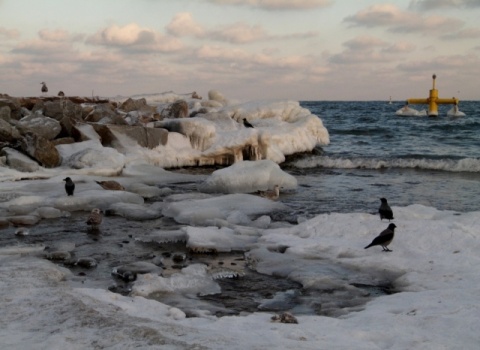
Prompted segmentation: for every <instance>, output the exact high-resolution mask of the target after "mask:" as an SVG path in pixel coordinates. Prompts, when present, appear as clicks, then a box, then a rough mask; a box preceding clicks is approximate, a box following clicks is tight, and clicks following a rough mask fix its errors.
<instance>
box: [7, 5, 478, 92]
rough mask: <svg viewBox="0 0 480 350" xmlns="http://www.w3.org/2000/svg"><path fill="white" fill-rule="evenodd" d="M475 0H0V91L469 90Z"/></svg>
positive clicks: (474, 88) (474, 60) (473, 77)
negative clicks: (44, 88)
mask: <svg viewBox="0 0 480 350" xmlns="http://www.w3.org/2000/svg"><path fill="white" fill-rule="evenodd" d="M479 18H480V0H404V1H400V0H390V1H388V0H385V1H374V0H355V1H347V0H82V1H79V0H42V1H31V0H0V93H7V94H9V95H12V96H35V95H39V94H40V84H39V83H40V82H42V81H45V82H47V85H48V86H49V88H50V93H51V94H56V93H57V92H58V91H59V90H63V91H64V92H65V93H66V94H67V95H80V96H91V95H92V94H94V95H95V96H115V95H133V94H140V93H155V92H164V91H170V90H173V91H175V92H177V93H188V92H192V91H194V90H195V91H197V92H198V93H199V94H200V95H203V96H206V95H207V93H208V91H209V90H211V89H215V90H219V91H220V92H222V93H223V94H224V95H225V96H227V97H229V98H232V99H238V100H241V101H247V100H258V99H271V98H273V99H277V98H278V99H294V100H386V99H388V98H389V96H392V99H394V100H404V99H406V98H409V97H416V98H423V97H427V95H428V90H429V89H430V88H431V84H432V81H431V76H432V74H433V73H436V74H437V83H436V86H437V88H438V90H439V95H440V97H445V98H450V97H453V96H455V97H458V98H460V100H462V99H463V100H470V99H474V100H478V99H480V98H479V96H480V24H479V20H478V19H479Z"/></svg>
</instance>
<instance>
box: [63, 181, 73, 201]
mask: <svg viewBox="0 0 480 350" xmlns="http://www.w3.org/2000/svg"><path fill="white" fill-rule="evenodd" d="M63 181H65V191H66V192H67V195H68V196H73V191H75V184H74V183H73V181H72V179H71V178H69V177H66V178H64V179H63Z"/></svg>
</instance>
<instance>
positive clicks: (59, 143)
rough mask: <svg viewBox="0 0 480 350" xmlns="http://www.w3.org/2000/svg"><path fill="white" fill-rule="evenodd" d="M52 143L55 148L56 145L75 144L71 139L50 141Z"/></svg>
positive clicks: (64, 138)
mask: <svg viewBox="0 0 480 350" xmlns="http://www.w3.org/2000/svg"><path fill="white" fill-rule="evenodd" d="M52 143H53V144H54V145H55V146H57V145H68V144H71V143H75V139H74V138H73V137H62V138H59V139H55V140H52Z"/></svg>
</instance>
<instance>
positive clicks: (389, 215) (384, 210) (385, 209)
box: [378, 198, 393, 221]
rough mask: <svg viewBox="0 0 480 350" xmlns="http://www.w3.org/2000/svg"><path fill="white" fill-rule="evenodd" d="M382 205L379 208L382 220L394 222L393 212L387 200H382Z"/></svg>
mask: <svg viewBox="0 0 480 350" xmlns="http://www.w3.org/2000/svg"><path fill="white" fill-rule="evenodd" d="M380 200H381V201H382V204H380V208H378V213H379V214H380V220H383V219H388V221H390V220H393V211H392V208H390V206H389V205H388V203H387V199H386V198H380Z"/></svg>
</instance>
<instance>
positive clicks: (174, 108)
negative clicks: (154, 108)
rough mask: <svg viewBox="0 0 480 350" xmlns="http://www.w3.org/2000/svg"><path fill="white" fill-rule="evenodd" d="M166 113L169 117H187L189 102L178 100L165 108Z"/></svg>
mask: <svg viewBox="0 0 480 350" xmlns="http://www.w3.org/2000/svg"><path fill="white" fill-rule="evenodd" d="M164 113H166V115H167V117H169V118H187V117H188V103H187V102H186V101H184V100H177V101H175V102H173V103H172V104H171V105H170V106H168V107H167V108H165V110H164Z"/></svg>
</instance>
